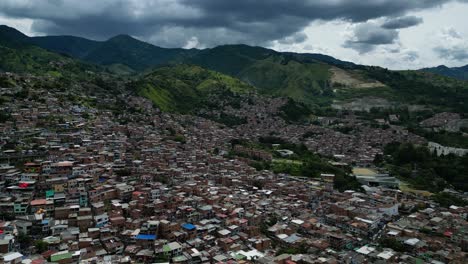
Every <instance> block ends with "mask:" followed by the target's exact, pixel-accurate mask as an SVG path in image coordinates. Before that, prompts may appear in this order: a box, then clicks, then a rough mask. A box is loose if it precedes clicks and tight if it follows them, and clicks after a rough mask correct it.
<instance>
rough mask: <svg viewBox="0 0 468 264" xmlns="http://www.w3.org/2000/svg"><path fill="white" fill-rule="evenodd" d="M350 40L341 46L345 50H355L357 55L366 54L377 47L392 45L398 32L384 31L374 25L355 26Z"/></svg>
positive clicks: (392, 30)
mask: <svg viewBox="0 0 468 264" xmlns="http://www.w3.org/2000/svg"><path fill="white" fill-rule="evenodd" d="M352 34H353V35H352V36H351V38H350V39H348V40H346V42H345V43H344V44H343V46H344V47H346V48H351V49H355V50H356V51H358V52H359V53H361V54H362V53H367V52H370V51H372V50H374V49H375V47H376V46H378V45H387V44H393V43H395V42H396V40H397V39H398V36H399V35H398V31H396V30H394V29H384V28H382V27H381V26H379V25H378V24H376V23H362V24H359V25H357V26H356V27H355V28H354V31H353V32H352Z"/></svg>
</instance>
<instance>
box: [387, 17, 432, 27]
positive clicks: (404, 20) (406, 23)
mask: <svg viewBox="0 0 468 264" xmlns="http://www.w3.org/2000/svg"><path fill="white" fill-rule="evenodd" d="M422 22H423V19H422V18H420V17H415V16H404V17H398V18H393V19H389V20H388V21H387V22H385V23H384V24H382V27H383V28H386V29H398V28H409V27H413V26H416V25H419V24H421V23H422Z"/></svg>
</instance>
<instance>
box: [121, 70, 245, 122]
mask: <svg viewBox="0 0 468 264" xmlns="http://www.w3.org/2000/svg"><path fill="white" fill-rule="evenodd" d="M129 88H130V89H132V90H134V91H136V92H137V93H139V94H140V95H142V96H144V97H147V98H148V99H150V100H151V101H152V102H153V103H154V104H155V105H156V106H157V107H159V108H160V109H161V110H163V111H171V112H180V113H193V112H194V110H196V109H199V108H202V107H204V106H205V105H210V102H208V99H209V96H210V95H211V94H213V93H223V95H226V98H224V99H226V100H229V98H231V97H235V94H237V93H248V92H251V91H254V88H253V87H252V86H250V85H248V84H246V83H243V82H241V81H239V80H237V79H235V78H232V77H229V76H227V75H223V74H220V73H217V72H213V71H209V70H205V69H203V68H201V67H198V66H189V65H176V66H166V67H161V68H159V69H156V70H154V71H153V72H151V73H149V74H146V75H145V76H143V78H141V79H140V80H138V81H135V82H133V83H131V84H130V85H129ZM211 103H212V102H211ZM225 118H228V117H225ZM228 122H229V121H228Z"/></svg>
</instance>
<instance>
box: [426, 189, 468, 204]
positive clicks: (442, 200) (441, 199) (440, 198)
mask: <svg viewBox="0 0 468 264" xmlns="http://www.w3.org/2000/svg"><path fill="white" fill-rule="evenodd" d="M431 198H432V199H433V200H434V201H435V202H437V203H439V204H440V205H441V206H443V207H449V206H451V205H456V206H467V205H468V201H465V200H463V199H461V198H458V197H457V196H454V195H452V194H450V193H447V192H441V193H437V194H435V195H433V196H432V197H431Z"/></svg>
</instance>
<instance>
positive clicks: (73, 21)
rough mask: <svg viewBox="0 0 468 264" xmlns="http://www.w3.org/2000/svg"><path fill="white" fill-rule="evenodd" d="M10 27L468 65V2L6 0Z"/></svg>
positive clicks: (414, 65)
mask: <svg viewBox="0 0 468 264" xmlns="http://www.w3.org/2000/svg"><path fill="white" fill-rule="evenodd" d="M0 24H4V25H8V26H11V27H15V28H16V29H18V30H20V31H22V32H23V33H25V34H27V35H30V36H42V35H75V36H81V37H86V38H90V39H95V40H106V39H108V38H110V37H112V36H115V35H117V34H128V35H131V36H133V37H135V38H138V39H140V40H143V41H147V42H150V43H152V44H155V45H158V46H162V47H184V48H210V47H214V46H217V45H222V44H239V43H243V44H249V45H257V46H263V47H267V48H273V49H275V50H279V51H293V52H305V53H322V54H327V55H330V56H333V57H335V58H338V59H341V60H347V61H352V62H355V63H359V64H366V65H378V66H382V67H386V68H390V69H419V68H423V67H432V66H437V65H442V64H443V65H447V66H450V67H455V66H462V65H466V64H468V26H467V25H468V0H367V1H362V0H302V1H298V0H235V1H234V0H99V1H96V0H1V1H0Z"/></svg>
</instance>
